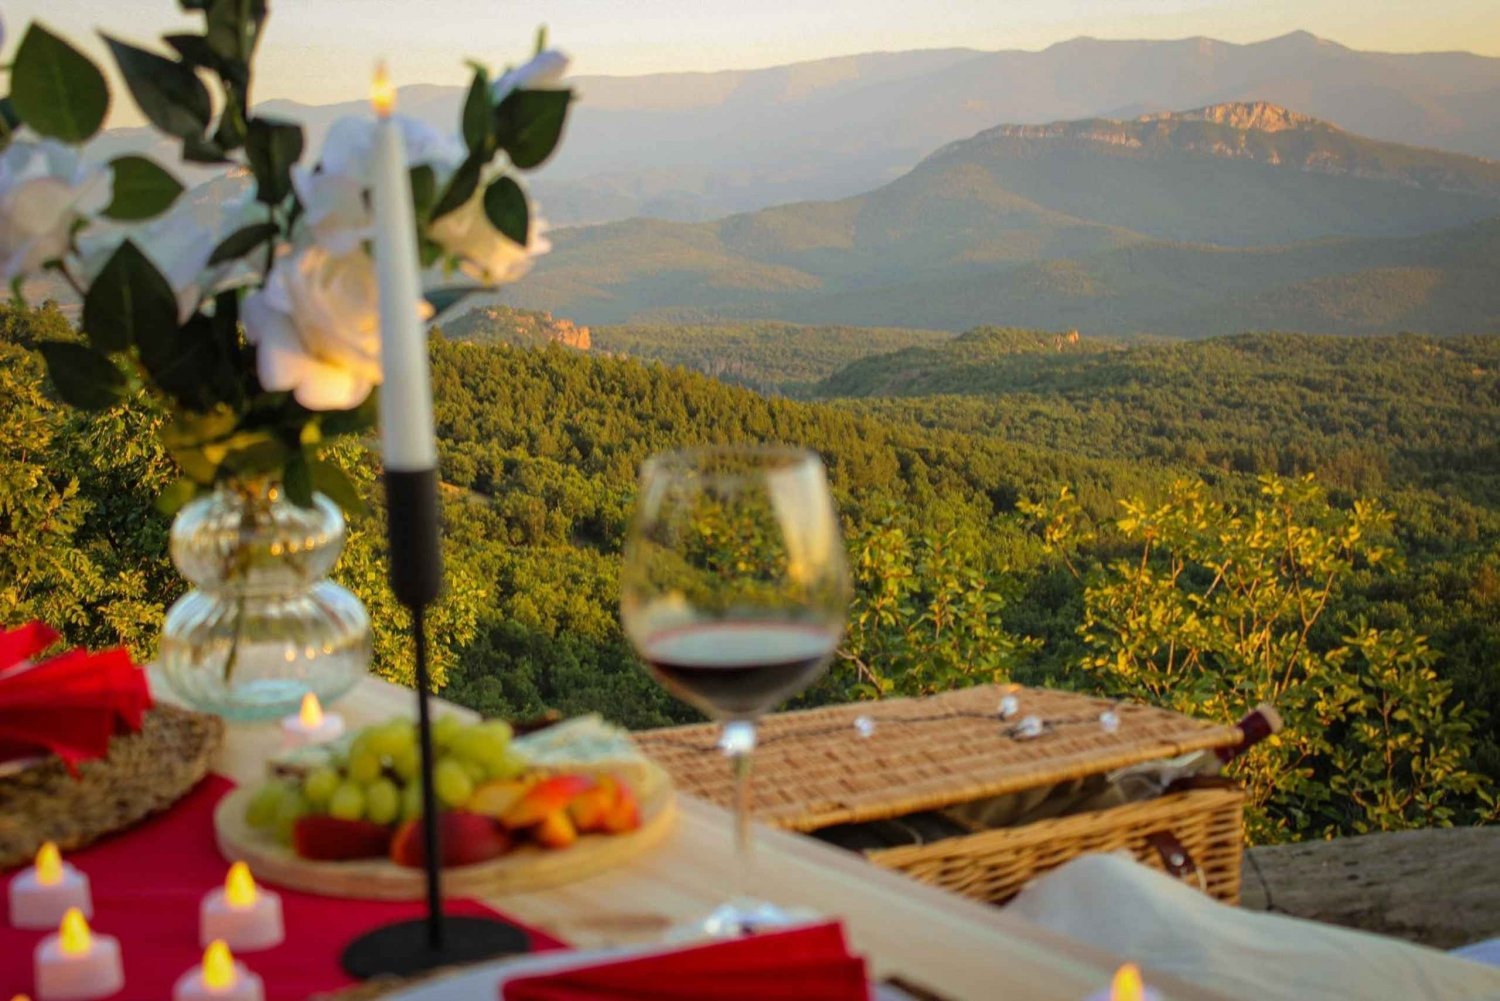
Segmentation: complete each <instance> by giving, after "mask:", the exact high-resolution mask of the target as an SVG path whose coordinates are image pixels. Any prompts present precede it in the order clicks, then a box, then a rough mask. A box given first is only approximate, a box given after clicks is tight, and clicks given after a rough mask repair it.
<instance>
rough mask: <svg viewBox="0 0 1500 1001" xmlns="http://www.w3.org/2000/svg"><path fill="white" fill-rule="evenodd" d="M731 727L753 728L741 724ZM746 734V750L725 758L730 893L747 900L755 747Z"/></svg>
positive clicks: (752, 856) (751, 862) (751, 863)
mask: <svg viewBox="0 0 1500 1001" xmlns="http://www.w3.org/2000/svg"><path fill="white" fill-rule="evenodd" d="M731 725H732V726H739V727H752V726H753V724H749V723H743V722H741V723H735V724H731ZM750 733H751V735H752V736H751V737H750V739H749V740H747V741H745V743H746V744H748V745H749V746H739V747H736V748H735V749H734V750H732V751H731V752H730V754H729V760H730V765H731V767H732V768H733V769H734V868H735V873H734V889H735V895H736V896H737V897H740V898H747V897H749V896H751V887H752V885H753V882H754V881H753V879H752V875H751V873H752V870H753V869H754V865H755V853H754V850H753V844H752V838H751V832H750V818H751V805H750V804H751V795H752V790H751V786H750V763H751V755H752V754H753V752H754V746H755V745H754V737H753V734H754V730H753V729H751V730H750Z"/></svg>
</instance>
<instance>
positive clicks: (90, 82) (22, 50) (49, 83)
mask: <svg viewBox="0 0 1500 1001" xmlns="http://www.w3.org/2000/svg"><path fill="white" fill-rule="evenodd" d="M10 98H11V100H12V101H13V102H14V103H15V107H16V114H18V115H20V116H21V120H22V121H24V122H25V123H26V124H27V125H30V126H31V127H32V128H33V129H35V130H36V131H37V132H40V133H41V134H42V135H44V136H51V137H52V138H53V139H61V140H62V141H63V142H67V143H81V142H83V141H84V140H86V139H88V138H90V137H91V136H93V134H94V133H95V132H98V131H99V126H101V125H103V124H104V116H105V115H106V114H107V113H108V112H109V86H108V85H107V84H105V82H104V74H103V73H101V72H99V67H97V66H95V65H94V63H93V61H92V60H90V59H89V58H88V57H87V56H85V55H84V54H83V53H81V52H79V51H78V50H77V49H75V48H73V46H71V45H69V44H68V43H67V42H65V41H63V40H62V39H61V38H58V37H57V36H56V35H54V34H52V32H50V31H48V30H47V29H46V28H43V27H42V26H41V25H40V24H36V23H33V24H32V25H31V27H29V28H27V29H26V36H25V37H24V38H22V39H21V45H20V47H19V48H18V49H17V50H16V58H15V62H14V63H12V65H11V71H10Z"/></svg>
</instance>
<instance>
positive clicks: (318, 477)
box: [308, 459, 368, 517]
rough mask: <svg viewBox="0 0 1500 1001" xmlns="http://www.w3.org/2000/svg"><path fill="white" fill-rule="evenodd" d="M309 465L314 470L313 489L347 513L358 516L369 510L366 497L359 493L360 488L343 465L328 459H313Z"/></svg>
mask: <svg viewBox="0 0 1500 1001" xmlns="http://www.w3.org/2000/svg"><path fill="white" fill-rule="evenodd" d="M308 465H309V467H311V471H312V485H313V489H315V490H317V491H318V492H319V493H321V494H323V495H324V496H326V497H327V498H328V499H329V500H331V501H333V502H334V503H335V504H337V505H338V506H339V507H340V508H342V509H343V511H344V513H345V514H347V515H349V516H351V517H357V516H359V515H363V514H364V513H365V512H366V511H367V510H368V508H367V507H366V506H365V499H364V498H363V497H361V496H360V495H359V488H358V487H356V486H355V485H354V481H353V480H351V479H349V474H348V473H346V472H344V470H343V468H342V467H341V466H339V465H338V464H337V463H333V462H329V461H328V460H327V459H313V460H312V461H311V462H309V463H308Z"/></svg>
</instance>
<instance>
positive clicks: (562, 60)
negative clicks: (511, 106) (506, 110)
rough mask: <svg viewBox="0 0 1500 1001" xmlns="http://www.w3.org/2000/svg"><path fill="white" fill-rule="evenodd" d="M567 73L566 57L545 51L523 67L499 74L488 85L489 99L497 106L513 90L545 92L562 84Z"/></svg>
mask: <svg viewBox="0 0 1500 1001" xmlns="http://www.w3.org/2000/svg"><path fill="white" fill-rule="evenodd" d="M567 72H568V57H567V56H565V55H563V54H562V53H561V52H559V51H557V50H556V49H547V50H545V51H542V52H538V53H537V54H536V55H535V56H532V57H531V61H530V62H528V63H526V64H525V65H523V66H517V67H516V68H515V69H511V70H506V71H505V72H504V73H502V74H500V78H499V79H498V80H496V81H495V82H494V83H492V84H490V97H491V98H492V99H493V100H494V102H495V103H496V104H499V103H500V102H501V101H503V100H505V99H506V98H507V97H509V96H510V92H511V91H513V90H545V89H547V88H548V87H552V86H555V85H556V84H558V83H560V82H562V78H563V77H564V76H566V75H567Z"/></svg>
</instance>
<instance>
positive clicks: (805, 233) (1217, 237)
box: [507, 102, 1500, 336]
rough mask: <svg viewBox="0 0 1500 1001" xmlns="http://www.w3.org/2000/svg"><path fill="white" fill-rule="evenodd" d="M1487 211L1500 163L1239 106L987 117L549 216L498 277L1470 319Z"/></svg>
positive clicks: (1112, 325)
mask: <svg viewBox="0 0 1500 1001" xmlns="http://www.w3.org/2000/svg"><path fill="white" fill-rule="evenodd" d="M1497 217H1500V163H1495V162H1492V161H1487V160H1482V159H1479V158H1476V157H1469V156H1464V155H1461V154H1454V153H1446V152H1441V151H1436V150H1425V149H1420V148H1417V147H1412V146H1405V145H1401V144H1395V143H1388V142H1382V141H1378V140H1374V139H1369V138H1366V137H1362V136H1358V135H1355V134H1353V133H1350V132H1347V131H1344V130H1342V129H1340V128H1338V127H1336V126H1334V125H1331V124H1329V123H1327V122H1323V121H1320V120H1318V119H1315V118H1311V117H1309V116H1306V115H1303V114H1300V113H1297V112H1293V111H1290V110H1288V109H1285V108H1281V107H1279V106H1275V105H1269V104H1266V103H1264V102H1250V103H1231V104H1221V105H1211V106H1208V107H1204V108H1199V109H1194V110H1191V111H1187V112H1182V113H1169V114H1161V113H1152V114H1147V115H1142V116H1139V117H1136V118H1133V119H1130V120H1123V121H1122V120H1109V119H1089V120H1084V121H1078V122H1059V123H1051V124H1048V125H1043V126H1024V125H1008V126H1000V127H996V128H991V129H988V130H986V131H983V132H981V133H979V134H978V135H976V136H973V137H972V138H970V139H967V140H964V141H962V142H958V143H951V144H949V145H947V146H944V147H943V148H941V149H939V150H938V151H937V152H935V153H933V154H932V155H931V156H929V157H928V158H927V159H925V160H924V161H922V162H921V163H920V164H918V165H917V167H916V168H914V169H913V170H912V171H910V172H909V173H907V174H906V175H904V176H902V177H901V178H898V179H897V180H895V181H893V182H891V183H889V184H886V185H884V186H882V187H880V188H877V189H875V190H874V191H871V192H869V193H867V194H864V195H859V196H855V197H853V198H845V199H839V200H837V201H826V202H804V203H799V204H793V205H785V206H778V207H775V208H770V209H763V210H760V211H757V212H753V213H743V214H739V215H735V216H730V217H728V218H725V219H721V220H718V221H715V222H707V223H679V222H668V221H660V220H633V221H630V222H625V223H612V224H608V225H602V226H592V227H582V228H576V229H565V230H560V231H558V232H557V233H555V234H554V243H555V246H556V249H555V250H554V252H553V253H552V254H551V255H549V256H548V257H547V258H545V259H544V260H543V261H542V262H541V264H540V265H539V267H538V268H537V271H536V272H535V273H534V274H533V275H532V276H531V277H530V278H529V279H528V280H527V281H526V282H525V283H524V284H522V285H521V286H518V287H517V288H516V289H514V290H511V291H510V292H508V293H507V296H508V299H510V300H512V301H513V302H514V303H515V304H518V305H522V306H527V307H533V308H545V309H551V310H553V311H554V312H557V313H559V314H564V315H568V316H573V317H576V318H578V319H579V320H581V321H583V322H588V323H620V322H627V321H633V322H651V321H670V322H677V321H683V320H705V319H725V318H731V319H732V318H751V317H753V318H762V319H781V320H788V321H793V322H799V323H824V324H858V325H872V326H920V327H939V328H945V329H952V330H960V329H965V328H967V327H971V326H976V325H979V324H983V323H994V322H1003V323H1006V324H1012V325H1019V326H1040V327H1058V326H1074V327H1079V328H1083V329H1086V330H1087V331H1089V332H1107V333H1121V334H1129V333H1143V332H1150V333H1166V334H1177V335H1186V336H1206V335H1209V334H1215V333H1230V332H1234V331H1237V330H1242V329H1247V328H1267V327H1280V328H1290V329H1303V330H1313V331H1340V332H1377V331H1386V330H1400V329H1422V330H1428V331H1433V332H1445V331H1475V330H1485V329H1493V328H1494V326H1495V324H1496V318H1497V316H1500V289H1497V286H1500V283H1497V282H1496V281H1494V277H1493V267H1494V266H1493V261H1494V260H1495V259H1496V256H1497V251H1500V221H1496V220H1497Z"/></svg>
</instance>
